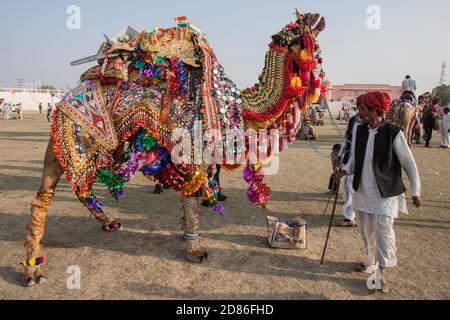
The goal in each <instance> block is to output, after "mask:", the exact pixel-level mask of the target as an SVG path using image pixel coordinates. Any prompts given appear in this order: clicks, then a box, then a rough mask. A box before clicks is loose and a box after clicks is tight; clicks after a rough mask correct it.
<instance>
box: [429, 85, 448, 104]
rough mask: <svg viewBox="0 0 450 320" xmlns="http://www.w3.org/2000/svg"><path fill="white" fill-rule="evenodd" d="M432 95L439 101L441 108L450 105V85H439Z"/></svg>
mask: <svg viewBox="0 0 450 320" xmlns="http://www.w3.org/2000/svg"><path fill="white" fill-rule="evenodd" d="M433 94H434V95H435V96H437V97H439V99H441V106H442V107H446V106H448V105H449V104H450V85H445V84H443V85H441V86H438V87H436V88H434V89H433Z"/></svg>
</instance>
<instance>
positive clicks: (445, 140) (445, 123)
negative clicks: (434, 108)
mask: <svg viewBox="0 0 450 320" xmlns="http://www.w3.org/2000/svg"><path fill="white" fill-rule="evenodd" d="M440 126H441V146H444V147H450V141H449V132H448V130H449V129H450V113H448V114H445V113H443V114H442V119H441V125H440Z"/></svg>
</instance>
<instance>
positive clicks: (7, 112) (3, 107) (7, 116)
mask: <svg viewBox="0 0 450 320" xmlns="http://www.w3.org/2000/svg"><path fill="white" fill-rule="evenodd" d="M38 108H39V117H42V114H43V107H42V103H39V107H38ZM0 112H3V120H11V119H12V116H13V113H17V116H16V117H15V119H19V120H23V106H22V104H21V103H18V104H11V103H2V104H0ZM52 112H53V107H52V105H51V104H50V103H48V105H47V121H48V122H50V121H51V116H52Z"/></svg>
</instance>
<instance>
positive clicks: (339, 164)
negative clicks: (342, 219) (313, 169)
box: [323, 159, 344, 215]
mask: <svg viewBox="0 0 450 320" xmlns="http://www.w3.org/2000/svg"><path fill="white" fill-rule="evenodd" d="M343 165H344V163H343V162H342V161H341V160H339V159H338V163H337V167H335V168H334V169H333V170H334V176H335V177H336V176H337V173H338V172H340V171H341V170H342V167H343ZM335 187H336V178H334V179H333V185H332V187H331V193H330V196H329V197H328V201H327V206H326V207H325V211H324V212H323V215H326V214H327V210H328V206H329V205H330V201H331V197H332V196H333V191H334V188H335ZM338 190H339V188H338Z"/></svg>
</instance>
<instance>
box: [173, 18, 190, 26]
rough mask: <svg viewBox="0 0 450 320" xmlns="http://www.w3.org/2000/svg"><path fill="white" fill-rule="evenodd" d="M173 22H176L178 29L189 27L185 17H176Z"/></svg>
mask: <svg viewBox="0 0 450 320" xmlns="http://www.w3.org/2000/svg"><path fill="white" fill-rule="evenodd" d="M175 21H176V22H177V24H178V27H180V28H187V27H189V21H188V18H187V17H185V16H182V17H176V18H175Z"/></svg>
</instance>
